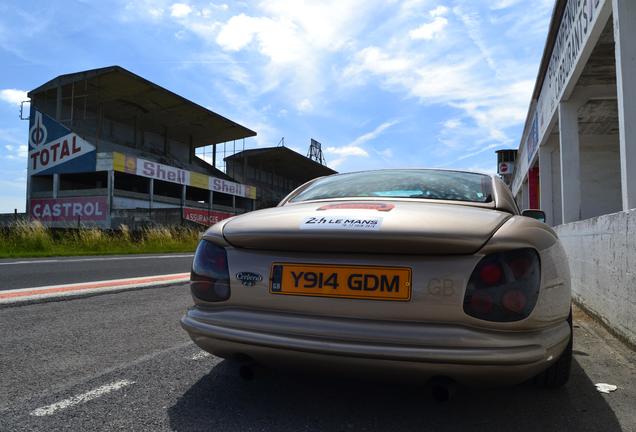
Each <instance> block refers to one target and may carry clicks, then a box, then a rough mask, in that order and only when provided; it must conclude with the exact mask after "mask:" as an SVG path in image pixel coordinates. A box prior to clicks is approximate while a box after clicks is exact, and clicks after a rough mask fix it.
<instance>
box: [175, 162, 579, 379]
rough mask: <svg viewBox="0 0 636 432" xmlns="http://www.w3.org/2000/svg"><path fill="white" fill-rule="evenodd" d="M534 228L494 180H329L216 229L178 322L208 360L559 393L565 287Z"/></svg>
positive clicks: (552, 238) (567, 352) (377, 174)
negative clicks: (526, 385) (526, 386)
mask: <svg viewBox="0 0 636 432" xmlns="http://www.w3.org/2000/svg"><path fill="white" fill-rule="evenodd" d="M524 214H527V215H531V216H533V217H537V216H538V215H540V214H541V212H540V211H536V210H535V211H528V212H524ZM533 217H528V216H524V215H522V214H521V213H520V211H519V209H518V207H517V205H516V204H515V201H514V199H513V196H512V194H511V192H510V190H509V189H508V187H507V186H506V185H505V184H504V183H503V182H502V181H501V180H500V179H499V178H498V177H496V176H492V175H487V174H480V173H474V172H464V171H449V170H434V169H430V170H429V169H404V170H380V171H365V172H357V173H348V174H338V175H333V176H328V177H322V178H318V179H315V180H312V181H310V182H308V183H306V184H304V185H302V186H300V187H299V188H297V189H296V190H295V191H293V192H292V193H291V194H289V195H288V196H287V197H286V198H285V199H283V201H282V202H281V203H280V204H279V205H278V206H277V207H275V208H270V209H264V210H259V211H254V212H251V213H247V214H244V215H240V216H236V217H233V218H230V219H226V220H224V221H222V222H219V223H217V224H216V225H214V226H212V227H211V228H210V229H208V230H207V232H206V233H205V234H204V235H203V238H202V240H201V242H200V244H199V246H198V247H197V250H196V253H195V256H194V260H193V263H192V273H191V284H190V286H191V291H192V296H193V298H194V303H195V305H194V306H193V307H191V308H190V309H189V310H188V311H187V313H186V314H185V315H184V317H183V318H182V320H181V324H182V326H183V328H184V329H185V330H186V331H187V332H188V333H189V335H190V337H191V338H192V339H193V340H194V342H195V343H196V344H197V345H199V346H200V347H201V348H202V349H204V350H205V351H208V352H210V353H212V354H214V355H217V356H220V357H225V358H237V359H242V361H245V362H247V361H250V362H255V363H257V364H258V363H261V364H266V365H267V364H270V365H272V364H273V365H277V366H285V365H291V366H294V367H301V368H307V369H309V370H313V369H312V368H315V367H321V368H330V369H331V368H340V369H344V370H345V371H346V370H355V371H361V370H369V371H372V372H389V373H391V374H393V373H396V372H403V373H406V374H407V375H408V376H411V377H416V376H417V377H419V378H423V379H429V378H443V379H446V380H449V381H450V380H453V381H457V382H461V383H464V384H478V385H499V384H513V383H518V382H522V381H526V380H528V379H530V378H535V379H536V381H537V382H538V383H539V384H541V385H543V386H546V387H559V386H562V385H564V384H565V383H566V382H567V380H568V376H569V374H570V362H571V358H572V318H571V298H570V274H569V269H568V264H567V260H566V256H565V253H564V251H563V248H562V246H561V243H560V241H559V239H558V238H557V236H556V234H555V233H554V231H553V230H552V229H550V227H548V226H547V225H546V224H544V223H542V222H540V221H539V220H537V219H535V218H533Z"/></svg>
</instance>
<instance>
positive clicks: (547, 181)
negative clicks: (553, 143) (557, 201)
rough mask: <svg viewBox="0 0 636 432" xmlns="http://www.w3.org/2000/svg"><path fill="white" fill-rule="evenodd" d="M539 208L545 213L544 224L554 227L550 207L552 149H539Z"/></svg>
mask: <svg viewBox="0 0 636 432" xmlns="http://www.w3.org/2000/svg"><path fill="white" fill-rule="evenodd" d="M539 191H540V192H539V201H540V202H539V207H540V208H541V210H543V211H544V212H545V218H546V223H547V224H548V225H553V226H554V210H553V207H552V196H553V193H554V192H553V191H552V149H551V148H550V147H548V146H545V145H544V146H541V147H539Z"/></svg>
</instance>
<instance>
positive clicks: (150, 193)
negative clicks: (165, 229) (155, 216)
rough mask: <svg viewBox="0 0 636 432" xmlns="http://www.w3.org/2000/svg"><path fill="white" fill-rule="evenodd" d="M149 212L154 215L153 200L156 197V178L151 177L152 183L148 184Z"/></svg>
mask: <svg viewBox="0 0 636 432" xmlns="http://www.w3.org/2000/svg"><path fill="white" fill-rule="evenodd" d="M148 197H149V198H148V212H149V213H150V216H151V217H152V202H153V201H154V199H155V179H150V184H149V185H148Z"/></svg>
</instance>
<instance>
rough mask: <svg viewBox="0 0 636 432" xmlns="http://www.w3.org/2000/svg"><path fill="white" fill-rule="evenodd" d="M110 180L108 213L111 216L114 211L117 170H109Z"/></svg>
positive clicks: (108, 183)
mask: <svg viewBox="0 0 636 432" xmlns="http://www.w3.org/2000/svg"><path fill="white" fill-rule="evenodd" d="M107 176H108V182H107V190H108V215H109V216H110V215H111V214H112V213H113V196H114V195H115V171H113V170H110V171H108V174H107Z"/></svg>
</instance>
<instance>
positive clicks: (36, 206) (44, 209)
mask: <svg viewBox="0 0 636 432" xmlns="http://www.w3.org/2000/svg"><path fill="white" fill-rule="evenodd" d="M30 208H31V213H30V215H31V219H37V220H39V221H42V222H64V221H75V222H76V221H77V220H78V219H79V220H80V221H105V220H107V219H108V198H107V197H105V196H98V197H72V198H33V199H32V200H31V206H30Z"/></svg>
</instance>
